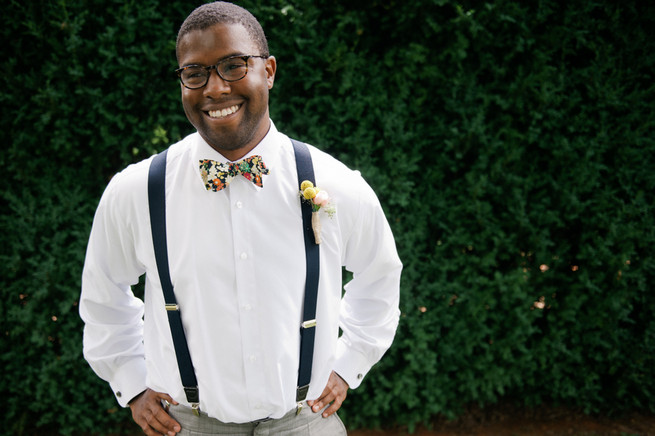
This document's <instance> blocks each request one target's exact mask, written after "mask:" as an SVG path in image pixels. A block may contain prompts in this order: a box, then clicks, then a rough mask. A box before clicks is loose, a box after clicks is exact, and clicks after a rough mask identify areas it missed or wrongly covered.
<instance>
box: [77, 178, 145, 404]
mask: <svg viewBox="0 0 655 436" xmlns="http://www.w3.org/2000/svg"><path fill="white" fill-rule="evenodd" d="M122 176H123V174H122V173H121V174H117V175H116V176H115V177H114V179H113V180H112V182H110V184H109V186H108V187H107V189H106V190H105V193H104V194H103V196H102V199H101V200H100V204H99V206H98V210H97V211H96V215H95V218H94V222H93V227H92V230H91V235H90V237H89V244H88V247H87V253H86V259H85V263H84V271H83V274H82V293H81V296H80V304H79V308H80V316H81V317H82V319H83V320H84V323H85V326H84V339H83V346H84V350H83V351H84V357H85V358H86V360H87V361H88V362H89V365H90V366H91V367H92V368H93V370H94V371H95V372H96V374H98V376H100V377H101V378H102V379H104V380H106V381H108V382H109V384H110V385H111V388H112V390H113V391H114V395H115V396H116V399H117V401H118V403H119V404H120V405H121V406H123V407H126V406H127V402H128V401H130V400H131V399H132V398H134V397H135V396H136V395H138V394H139V393H141V392H143V391H144V390H145V389H146V386H145V380H146V369H145V360H144V347H143V301H141V300H140V299H138V298H136V297H135V296H134V294H133V293H132V290H131V287H130V286H131V285H133V284H135V283H137V282H138V278H139V276H141V275H142V274H143V273H144V270H145V268H144V267H143V265H142V264H141V262H139V260H138V257H137V255H136V248H135V245H136V242H135V237H134V234H135V226H136V225H137V224H136V222H137V219H136V218H135V215H136V214H138V212H135V211H133V207H131V205H133V204H135V203H136V202H135V201H133V200H135V198H134V197H130V196H128V195H125V192H126V191H127V190H128V189H125V188H126V186H127V187H128V188H130V189H129V190H132V189H131V188H132V187H131V186H129V183H127V185H125V180H124V178H123V177H122ZM129 179H132V177H130V178H129ZM128 182H130V180H128ZM144 182H145V180H144ZM144 186H145V185H144ZM144 190H145V189H144ZM132 191H134V192H135V193H134V195H135V196H136V200H137V201H140V200H141V198H139V197H140V196H142V195H145V193H144V194H141V193H139V192H138V190H132Z"/></svg>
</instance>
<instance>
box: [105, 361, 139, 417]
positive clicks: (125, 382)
mask: <svg viewBox="0 0 655 436" xmlns="http://www.w3.org/2000/svg"><path fill="white" fill-rule="evenodd" d="M109 385H110V386H111V389H112V391H114V395H115V396H116V400H117V401H118V404H120V405H121V407H127V403H128V402H129V401H131V400H132V399H133V398H134V397H136V396H137V395H139V394H140V393H141V392H143V391H145V390H146V387H147V386H146V364H145V361H144V360H143V359H133V360H130V361H128V362H126V363H125V364H124V365H122V366H121V367H120V368H119V369H118V370H117V371H116V373H115V374H114V378H113V380H112V381H111V382H109Z"/></svg>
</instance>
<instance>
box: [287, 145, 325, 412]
mask: <svg viewBox="0 0 655 436" xmlns="http://www.w3.org/2000/svg"><path fill="white" fill-rule="evenodd" d="M291 143H292V144H293V151H294V153H295V156H296V170H297V171H298V189H299V190H300V184H301V183H302V182H303V181H304V180H309V181H310V182H312V183H314V184H316V180H315V178H314V167H313V165H312V157H311V155H310V154H309V148H308V147H307V144H305V143H302V142H298V141H296V140H294V139H292V140H291ZM300 205H301V206H300V207H301V211H302V223H303V235H304V238H305V262H306V266H307V277H306V279H305V302H304V305H303V322H302V324H301V327H300V367H299V368H298V389H297V391H296V401H297V402H298V406H299V409H298V411H300V408H302V403H303V402H304V401H305V399H306V398H307V391H309V381H310V379H311V376H312V362H313V360H314V338H315V336H316V301H317V294H318V277H319V272H320V261H319V254H320V252H319V245H318V244H316V242H315V239H314V232H313V230H312V222H311V221H312V206H311V205H310V204H309V203H308V202H306V201H302V199H301V200H300Z"/></svg>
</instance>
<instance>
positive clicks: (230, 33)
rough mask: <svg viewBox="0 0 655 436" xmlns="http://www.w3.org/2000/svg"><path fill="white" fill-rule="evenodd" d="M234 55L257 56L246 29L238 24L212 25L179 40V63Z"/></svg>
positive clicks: (255, 47) (189, 33)
mask: <svg viewBox="0 0 655 436" xmlns="http://www.w3.org/2000/svg"><path fill="white" fill-rule="evenodd" d="M236 54H246V55H257V54H259V53H258V52H257V46H256V44H255V42H254V41H253V39H252V37H251V35H250V34H249V33H248V31H247V30H246V28H245V27H244V26H243V25H241V24H238V23H235V24H214V25H213V26H211V27H208V28H206V29H196V30H192V31H190V32H188V33H187V34H185V35H184V36H182V39H181V40H180V45H179V55H180V62H181V63H186V62H185V61H184V58H186V57H189V56H213V57H218V58H224V57H228V56H232V55H236Z"/></svg>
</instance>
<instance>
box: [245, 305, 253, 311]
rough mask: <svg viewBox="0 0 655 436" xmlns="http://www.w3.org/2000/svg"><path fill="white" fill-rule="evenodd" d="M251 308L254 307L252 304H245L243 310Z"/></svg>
mask: <svg viewBox="0 0 655 436" xmlns="http://www.w3.org/2000/svg"><path fill="white" fill-rule="evenodd" d="M250 309H252V306H250V304H244V305H243V310H250Z"/></svg>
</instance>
